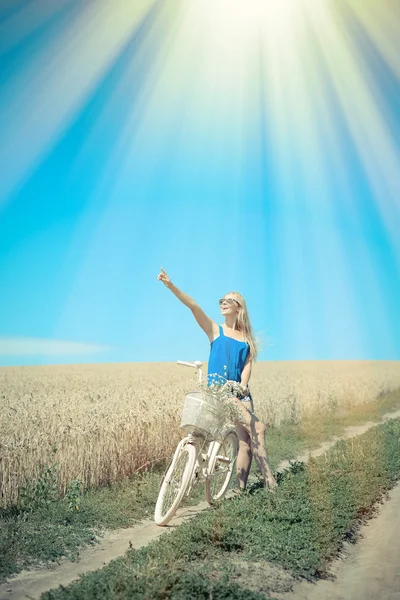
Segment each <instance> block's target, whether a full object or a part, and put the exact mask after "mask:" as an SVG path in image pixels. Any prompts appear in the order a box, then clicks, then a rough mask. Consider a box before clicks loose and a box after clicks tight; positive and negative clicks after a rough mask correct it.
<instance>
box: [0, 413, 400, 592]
mask: <svg viewBox="0 0 400 600" xmlns="http://www.w3.org/2000/svg"><path fill="white" fill-rule="evenodd" d="M399 417H400V410H399V411H396V412H393V413H388V414H386V415H384V417H383V418H382V420H381V421H377V422H368V423H365V424H363V425H358V426H352V427H347V428H346V429H345V431H344V433H343V435H342V436H341V437H335V438H333V439H332V440H330V441H328V442H325V443H324V444H322V445H321V446H319V447H318V448H317V449H315V450H312V451H309V452H306V453H304V454H302V455H300V456H298V457H296V460H298V461H304V462H307V461H308V459H309V458H310V457H311V456H312V457H317V456H321V455H322V454H325V452H327V450H329V448H331V447H332V446H333V445H334V444H335V443H336V442H337V441H338V440H339V439H348V438H351V437H355V436H357V435H361V434H362V433H365V432H366V431H368V429H370V428H371V427H373V426H375V425H378V424H380V423H383V422H385V421H387V420H388V419H391V418H399ZM288 466H289V461H282V462H281V463H279V466H278V470H283V469H285V468H287V467H288ZM399 498H400V493H399ZM389 504H390V503H389V502H388V503H387V505H385V506H389ZM207 507H208V504H207V503H206V502H201V503H200V504H198V505H196V506H191V507H186V508H183V509H179V510H178V511H177V513H176V516H175V517H174V519H173V520H172V521H171V522H170V523H169V525H168V526H167V527H158V526H157V525H156V524H155V523H154V521H152V520H146V521H143V522H141V523H140V524H138V525H135V526H133V527H129V528H126V529H119V530H112V531H106V532H105V535H104V537H102V538H100V540H99V544H96V545H95V546H92V547H89V548H86V549H85V550H83V551H82V553H81V555H80V559H79V562H78V563H73V562H71V561H69V560H67V559H65V560H62V561H61V562H60V563H59V564H57V566H55V567H54V568H42V569H40V568H37V569H32V570H29V571H22V572H21V573H19V574H18V575H16V576H15V577H13V578H12V579H10V580H9V581H8V582H7V583H4V584H1V585H0V600H27V599H30V600H36V599H38V598H40V595H41V594H42V593H43V592H46V591H48V590H50V589H52V588H55V587H58V586H59V585H63V586H67V585H69V584H70V583H72V582H73V581H75V580H76V579H78V578H79V577H80V575H83V574H84V573H87V572H89V571H95V570H97V569H101V568H102V567H104V566H105V565H106V564H107V563H109V562H110V561H111V560H113V559H115V558H118V557H120V556H123V555H124V554H125V552H126V551H127V550H128V548H141V547H142V546H146V545H147V544H149V543H150V542H151V541H153V540H155V539H157V538H158V537H160V535H163V534H165V533H167V532H168V531H173V530H174V529H176V527H178V526H179V525H180V524H181V523H183V522H184V521H187V520H188V519H191V518H192V517H194V516H195V515H197V514H198V513H200V512H202V511H203V510H205V509H206V508H207ZM384 508H385V507H384ZM387 510H388V511H389V514H390V515H392V512H393V514H394V515H395V517H396V519H397V521H398V522H399V523H400V519H399V517H398V515H399V513H400V503H399V505H398V506H397V508H396V507H395V509H387ZM396 510H397V513H396ZM370 523H371V524H372V528H373V525H374V523H375V519H374V520H372V521H371V522H370ZM388 523H389V524H390V522H387V521H385V525H382V526H383V527H385V528H386V527H387V525H388ZM399 529H400V526H399ZM392 538H393V536H392V537H391V543H393V542H394V541H395V540H394V538H393V539H392ZM398 539H400V531H399V535H398ZM397 556H398V557H399V558H398V563H400V546H397ZM376 578H378V580H379V581H380V580H381V577H380V576H378V575H377V574H376ZM319 583H330V582H319ZM319 583H318V584H316V585H314V586H313V587H312V590H314V588H315V589H316V587H317V585H319ZM308 585H309V584H308ZM295 593H296V594H297V593H299V594H301V593H303V594H307V593H311V589H310V591H307V590H306V589H304V590H303V589H300V588H299V590H298V591H296V592H295ZM326 593H328V592H326ZM277 597H278V596H277ZM279 597H282V599H283V598H284V599H286V598H287V599H288V600H291V599H293V600H294V599H295V598H296V599H297V598H299V600H303V599H306V598H307V600H308V599H310V600H311V598H312V600H319V599H320V598H321V600H325V596H322V595H321V596H319V595H316V596H307V595H303V596H297V595H293V594H289V595H282V596H279ZM347 598H349V599H350V598H351V600H357V598H358V597H357V596H354V595H353V596H340V595H339V596H337V595H336V596H326V600H345V599H346V600H347ZM361 598H362V600H367V599H368V600H376V599H377V598H379V599H381V598H382V600H383V598H384V596H381V595H380V594H379V595H375V596H366V595H364V596H360V600H361ZM385 600H400V593H398V595H397V596H393V595H392V596H387V597H385Z"/></svg>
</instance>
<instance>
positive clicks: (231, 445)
mask: <svg viewBox="0 0 400 600" xmlns="http://www.w3.org/2000/svg"><path fill="white" fill-rule="evenodd" d="M238 449H239V440H238V437H237V434H236V432H235V431H230V432H229V433H227V435H226V436H225V437H224V439H223V441H222V442H221V444H215V447H214V450H213V452H212V453H211V456H210V462H209V474H208V476H207V478H206V500H207V502H208V503H209V504H216V503H217V502H219V501H220V500H222V498H223V497H224V496H225V494H226V492H227V491H228V488H229V484H230V481H231V477H232V473H233V471H234V469H235V465H236V457H237V454H238Z"/></svg>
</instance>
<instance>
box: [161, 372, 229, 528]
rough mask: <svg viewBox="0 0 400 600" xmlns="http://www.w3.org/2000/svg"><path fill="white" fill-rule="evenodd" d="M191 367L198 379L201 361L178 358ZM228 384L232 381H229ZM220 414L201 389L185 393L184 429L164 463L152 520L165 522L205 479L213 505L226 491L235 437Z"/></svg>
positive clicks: (207, 494)
mask: <svg viewBox="0 0 400 600" xmlns="http://www.w3.org/2000/svg"><path fill="white" fill-rule="evenodd" d="M178 364H180V365H184V366H186V367H193V368H195V369H197V371H198V377H199V383H200V384H201V382H202V375H203V372H202V366H203V363H201V362H200V361H195V362H194V363H189V362H184V361H178ZM231 386H232V384H231ZM222 419H223V417H222V418H221V410H220V408H219V407H218V405H217V403H216V402H215V401H214V402H213V399H212V398H211V397H210V396H208V395H207V394H206V393H205V392H201V391H196V392H191V393H189V394H186V395H185V404H184V407H183V411H182V420H181V428H182V429H184V430H185V431H186V432H188V435H187V436H186V437H185V438H183V439H182V440H181V441H180V442H179V444H178V446H177V448H176V450H175V454H174V456H173V458H172V460H171V462H170V464H169V465H168V467H167V469H166V471H165V473H164V476H163V478H162V481H161V485H160V492H159V495H158V499H157V503H156V508H155V512H154V521H155V522H156V524H157V525H160V526H164V525H166V524H167V523H168V522H169V521H170V520H171V519H172V517H173V516H174V514H175V512H176V511H177V509H178V507H179V505H180V504H181V502H182V500H183V498H184V497H185V495H186V496H188V495H189V494H190V491H191V490H192V488H193V486H195V485H196V484H198V483H200V482H204V481H205V490H206V500H207V502H208V503H209V504H211V505H213V504H216V503H218V502H219V501H221V500H222V499H223V497H224V496H225V494H226V492H227V491H228V488H229V484H230V481H231V477H232V473H233V471H234V467H235V464H236V457H237V453H238V447H239V441H238V437H237V434H236V430H235V427H234V425H233V424H231V423H226V416H225V420H222Z"/></svg>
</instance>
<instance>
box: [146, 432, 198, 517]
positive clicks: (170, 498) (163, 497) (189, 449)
mask: <svg viewBox="0 0 400 600" xmlns="http://www.w3.org/2000/svg"><path fill="white" fill-rule="evenodd" d="M195 464H196V449H195V447H194V446H192V444H185V446H183V447H181V448H178V449H177V450H176V452H175V456H174V458H173V459H172V462H171V464H170V466H169V468H168V469H167V472H166V473H165V476H164V478H163V480H162V482H161V487H160V492H159V494H158V499H157V503H156V508H155V511H154V521H155V522H156V524H157V525H160V526H163V525H166V524H167V523H168V522H169V521H170V520H171V519H172V517H173V516H174V514H175V512H176V511H177V509H178V507H179V505H180V503H181V502H182V500H183V497H184V495H185V493H186V490H187V488H188V486H189V484H190V481H191V479H192V475H193V471H194V468H195Z"/></svg>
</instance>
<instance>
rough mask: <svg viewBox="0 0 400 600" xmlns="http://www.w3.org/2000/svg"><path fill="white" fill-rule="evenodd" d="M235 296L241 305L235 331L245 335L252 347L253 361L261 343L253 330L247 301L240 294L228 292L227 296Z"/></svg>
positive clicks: (251, 356) (251, 355)
mask: <svg viewBox="0 0 400 600" xmlns="http://www.w3.org/2000/svg"><path fill="white" fill-rule="evenodd" d="M228 295H229V296H233V298H234V299H235V300H236V301H237V302H238V303H239V305H240V306H239V312H238V314H237V317H236V321H235V329H237V330H238V331H240V332H241V333H242V334H243V337H244V340H245V341H246V342H247V343H248V344H249V346H250V358H251V359H252V360H254V361H255V360H256V359H257V354H258V350H259V346H260V342H259V341H258V339H257V338H256V336H255V334H254V331H253V328H252V326H251V323H250V317H249V313H248V310H247V306H246V301H245V299H244V298H243V296H242V295H241V294H239V292H228V293H227V294H225V296H228Z"/></svg>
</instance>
